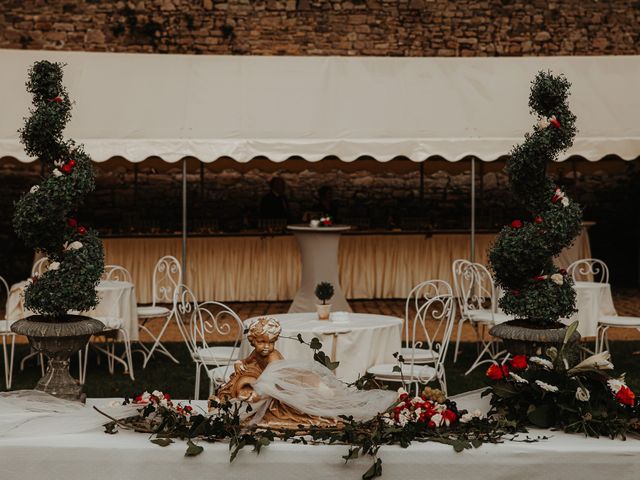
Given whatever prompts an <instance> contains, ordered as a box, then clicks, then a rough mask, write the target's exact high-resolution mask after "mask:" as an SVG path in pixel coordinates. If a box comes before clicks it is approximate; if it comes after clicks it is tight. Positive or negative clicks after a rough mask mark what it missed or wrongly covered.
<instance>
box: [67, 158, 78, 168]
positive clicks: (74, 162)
mask: <svg viewBox="0 0 640 480" xmlns="http://www.w3.org/2000/svg"><path fill="white" fill-rule="evenodd" d="M67 164H68V165H71V166H72V167H75V166H76V161H75V160H74V159H73V158H72V159H71V160H69V161H68V162H67Z"/></svg>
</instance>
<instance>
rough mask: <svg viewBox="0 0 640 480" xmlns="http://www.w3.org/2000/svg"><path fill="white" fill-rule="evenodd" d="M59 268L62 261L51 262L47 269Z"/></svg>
mask: <svg viewBox="0 0 640 480" xmlns="http://www.w3.org/2000/svg"><path fill="white" fill-rule="evenodd" d="M59 269H60V262H51V263H50V264H49V267H48V268H47V271H51V270H59Z"/></svg>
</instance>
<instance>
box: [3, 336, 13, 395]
mask: <svg viewBox="0 0 640 480" xmlns="http://www.w3.org/2000/svg"><path fill="white" fill-rule="evenodd" d="M15 347H16V336H15V335H11V348H10V351H9V352H7V335H2V354H3V357H4V383H5V386H6V387H7V390H11V383H12V381H13V356H14V352H15Z"/></svg>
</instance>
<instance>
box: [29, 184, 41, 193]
mask: <svg viewBox="0 0 640 480" xmlns="http://www.w3.org/2000/svg"><path fill="white" fill-rule="evenodd" d="M38 190H40V186H39V185H34V186H33V187H31V189H30V190H29V193H36V192H37V191H38Z"/></svg>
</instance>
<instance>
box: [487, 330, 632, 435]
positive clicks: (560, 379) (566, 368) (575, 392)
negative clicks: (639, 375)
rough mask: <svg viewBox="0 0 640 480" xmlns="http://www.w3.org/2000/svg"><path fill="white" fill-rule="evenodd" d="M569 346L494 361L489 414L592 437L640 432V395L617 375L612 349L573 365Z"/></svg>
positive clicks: (490, 370) (490, 368) (489, 392)
mask: <svg viewBox="0 0 640 480" xmlns="http://www.w3.org/2000/svg"><path fill="white" fill-rule="evenodd" d="M575 327H576V324H574V325H572V327H571V328H570V330H571V329H574V328H575ZM570 333H571V332H568V334H570ZM565 350H566V349H565V348H564V347H563V348H561V349H560V350H558V349H556V348H555V347H552V348H549V349H547V352H546V355H544V356H530V357H527V356H525V355H515V356H514V357H512V358H511V359H510V360H508V361H506V362H504V363H503V364H493V365H491V366H490V367H489V369H488V370H487V377H488V378H489V380H490V381H491V385H490V388H489V389H488V390H487V391H485V392H484V393H483V395H489V394H490V395H491V405H492V410H491V412H490V413H489V414H490V415H495V416H497V417H501V418H504V419H506V420H508V421H513V422H516V423H517V424H518V425H519V426H525V425H534V426H536V427H540V428H558V429H562V430H564V431H565V432H567V433H576V432H581V433H584V434H585V435H588V436H592V437H598V436H601V435H603V436H608V437H611V438H616V437H622V438H625V436H626V434H627V433H628V432H630V431H633V430H635V431H640V403H639V399H638V398H637V397H636V395H635V393H634V392H633V391H632V390H631V389H630V388H629V387H628V386H627V385H626V384H625V382H624V375H622V376H617V377H616V376H614V375H613V373H612V372H613V368H614V367H613V364H612V363H611V361H610V355H609V353H608V352H606V351H605V352H602V353H600V354H597V355H593V356H591V357H589V358H587V359H586V360H583V361H581V362H579V363H577V364H573V365H572V362H571V355H568V354H567V352H566V351H565Z"/></svg>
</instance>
